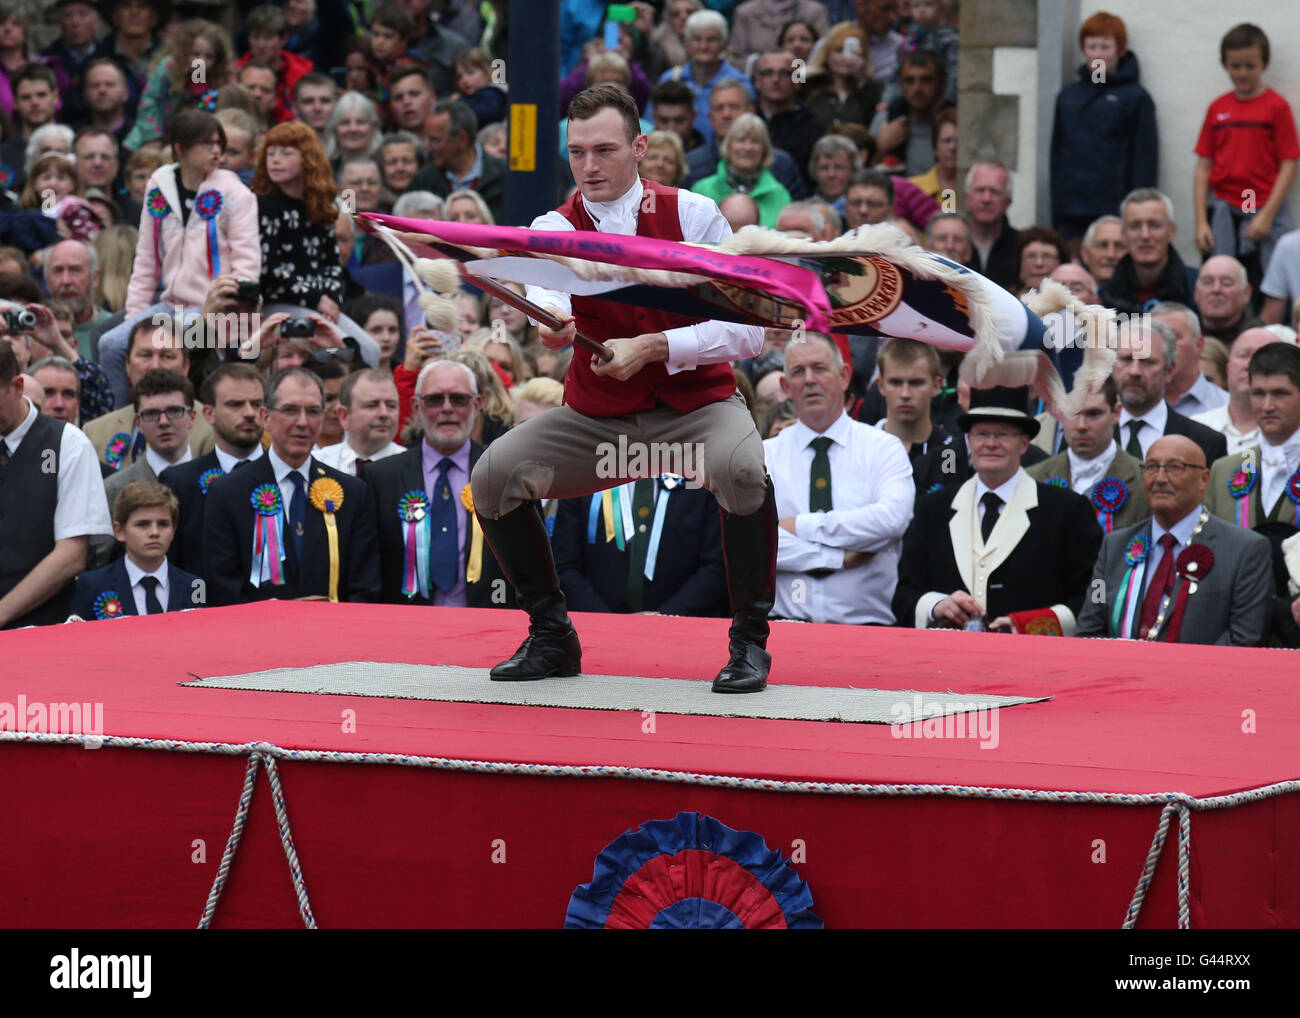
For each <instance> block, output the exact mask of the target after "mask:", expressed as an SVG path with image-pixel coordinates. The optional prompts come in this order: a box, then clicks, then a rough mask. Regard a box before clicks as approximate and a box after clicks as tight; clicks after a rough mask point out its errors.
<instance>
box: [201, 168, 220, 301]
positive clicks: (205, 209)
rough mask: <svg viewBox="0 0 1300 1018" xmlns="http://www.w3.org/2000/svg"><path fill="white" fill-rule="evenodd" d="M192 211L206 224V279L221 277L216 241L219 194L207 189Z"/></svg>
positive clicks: (218, 248) (218, 247) (218, 250)
mask: <svg viewBox="0 0 1300 1018" xmlns="http://www.w3.org/2000/svg"><path fill="white" fill-rule="evenodd" d="M194 211H195V212H197V213H198V214H199V216H200V218H202V219H204V220H206V221H207V224H208V278H210V279H216V278H217V276H219V275H221V247H220V245H219V243H218V240H217V216H218V214H219V213H220V212H221V192H220V191H217V190H214V189H209V190H207V191H204V192H203V193H202V194H200V195H199V196H198V198H197V199H195V201H194Z"/></svg>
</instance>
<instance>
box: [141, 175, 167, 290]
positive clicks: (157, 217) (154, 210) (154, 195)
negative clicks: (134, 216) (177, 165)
mask: <svg viewBox="0 0 1300 1018" xmlns="http://www.w3.org/2000/svg"><path fill="white" fill-rule="evenodd" d="M144 207H145V209H146V210H147V211H148V213H149V218H150V219H152V220H153V257H154V261H155V262H157V263H158V267H159V270H160V271H161V269H162V247H161V243H162V221H163V220H164V219H166V218H167V215H168V213H170V212H171V210H172V208H171V206H170V205H168V204H167V197H166V195H164V194H163V193H162V188H159V187H151V188H149V193H148V194H146V195H145V196H144Z"/></svg>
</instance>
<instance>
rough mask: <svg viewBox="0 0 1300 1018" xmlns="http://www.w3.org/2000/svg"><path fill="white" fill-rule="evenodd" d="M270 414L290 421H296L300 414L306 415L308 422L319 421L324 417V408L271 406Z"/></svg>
mask: <svg viewBox="0 0 1300 1018" xmlns="http://www.w3.org/2000/svg"><path fill="white" fill-rule="evenodd" d="M271 413H273V414H279V415H280V416H281V417H283V418H285V419H286V420H290V421H296V420H297V419H298V417H299V416H300V415H301V414H306V415H307V420H309V421H319V420H320V419H321V418H322V417H324V416H325V408H324V407H319V406H273V407H271Z"/></svg>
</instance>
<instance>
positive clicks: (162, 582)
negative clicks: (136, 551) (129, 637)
mask: <svg viewBox="0 0 1300 1018" xmlns="http://www.w3.org/2000/svg"><path fill="white" fill-rule="evenodd" d="M123 561H125V563H126V575H127V579H129V580H130V581H131V596H132V597H134V598H135V613H136V614H137V615H148V614H149V609H148V607H147V606H146V605H145V597H146V591H145V589H144V584H143V583H141V582H140V581H141V580H142V579H144V577H146V576H152V577H153V578H154V579H155V580H157V581H158V590H157V595H158V603H159V604H160V605H162V610H163V611H164V612H165V611H167V595H168V586H167V560H166V559H163V563H162V565H160V566H159V567H158V568H157V569H155V570H154V571H153V572H152V573H146V572H145V571H144V570H143V569H141V568H140V567H139V566H138V565H136V564H135V562H133V561H132V560H131V556H130V555H127V556H126V558H125V559H124V560H123Z"/></svg>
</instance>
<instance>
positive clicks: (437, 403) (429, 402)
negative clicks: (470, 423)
mask: <svg viewBox="0 0 1300 1018" xmlns="http://www.w3.org/2000/svg"><path fill="white" fill-rule="evenodd" d="M417 398H418V399H419V400H420V403H421V405H422V406H423V407H424V409H426V410H439V409H441V408H442V405H443V403H444V402H445V403H450V404H451V405H452V406H454V407H455V408H456V409H457V410H464V409H465V408H466V407H467V406H469V404H470V401H471V400H472V399H473V398H474V397H473V396H471V395H470V394H469V393H467V392H431V393H429V394H428V395H427V396H420V397H417Z"/></svg>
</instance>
